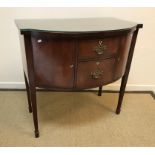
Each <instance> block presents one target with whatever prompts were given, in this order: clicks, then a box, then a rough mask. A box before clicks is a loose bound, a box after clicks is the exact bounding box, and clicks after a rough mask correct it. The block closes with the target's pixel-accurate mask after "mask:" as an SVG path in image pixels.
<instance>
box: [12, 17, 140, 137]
mask: <svg viewBox="0 0 155 155" xmlns="http://www.w3.org/2000/svg"><path fill="white" fill-rule="evenodd" d="M15 23H16V25H17V27H18V29H19V37H20V43H21V47H22V60H23V69H24V77H25V84H26V90H27V98H28V106H29V112H30V113H31V112H32V113H33V121H34V127H35V137H39V130H38V118H37V103H36V90H37V88H44V89H47V88H48V89H51V90H61V91H77V90H82V89H88V88H95V87H99V90H98V96H101V93H102V86H103V85H107V84H110V83H112V82H114V81H116V80H118V79H120V78H122V81H121V86H120V93H119V99H118V105H117V108H116V114H119V113H120V109H121V104H122V100H123V96H124V92H125V87H126V83H127V80H128V75H129V71H130V66H131V61H132V57H133V53H134V47H135V43H136V38H137V34H138V30H139V28H142V27H143V25H142V24H137V23H134V22H129V21H125V20H120V19H115V18H81V19H23V20H22V19H21V20H20V19H19V20H15Z"/></svg>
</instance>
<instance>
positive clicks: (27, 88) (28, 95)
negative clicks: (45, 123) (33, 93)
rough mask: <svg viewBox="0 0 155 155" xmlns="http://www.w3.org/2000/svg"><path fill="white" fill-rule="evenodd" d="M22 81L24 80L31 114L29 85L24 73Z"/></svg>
mask: <svg viewBox="0 0 155 155" xmlns="http://www.w3.org/2000/svg"><path fill="white" fill-rule="evenodd" d="M24 79H25V85H26V92H27V100H28V108H29V113H32V105H31V99H30V88H29V84H28V81H27V78H26V75H25V73H24Z"/></svg>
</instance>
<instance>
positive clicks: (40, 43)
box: [32, 37, 74, 88]
mask: <svg viewBox="0 0 155 155" xmlns="http://www.w3.org/2000/svg"><path fill="white" fill-rule="evenodd" d="M32 44H33V55H34V67H35V78H36V84H37V86H38V87H52V88H72V87H73V78H74V60H73V57H74V44H73V41H71V40H52V39H49V40H44V39H42V38H41V37H40V38H38V39H36V38H32Z"/></svg>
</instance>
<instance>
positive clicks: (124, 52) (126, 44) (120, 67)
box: [114, 32, 133, 80]
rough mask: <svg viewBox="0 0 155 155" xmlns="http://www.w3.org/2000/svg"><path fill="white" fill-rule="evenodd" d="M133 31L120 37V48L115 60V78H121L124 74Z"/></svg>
mask: <svg viewBox="0 0 155 155" xmlns="http://www.w3.org/2000/svg"><path fill="white" fill-rule="evenodd" d="M132 36H133V32H132V33H129V34H127V35H126V36H122V37H121V38H120V48H119V50H118V55H117V58H116V61H115V67H116V68H115V72H114V80H116V79H119V78H121V77H122V76H123V75H124V72H125V67H126V63H127V58H128V54H129V50H130V45H131V40H132Z"/></svg>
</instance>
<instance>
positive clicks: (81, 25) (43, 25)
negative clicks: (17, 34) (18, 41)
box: [15, 18, 139, 32]
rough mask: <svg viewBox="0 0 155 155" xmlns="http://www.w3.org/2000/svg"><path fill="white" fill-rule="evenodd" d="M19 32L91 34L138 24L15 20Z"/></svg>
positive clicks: (104, 20)
mask: <svg viewBox="0 0 155 155" xmlns="http://www.w3.org/2000/svg"><path fill="white" fill-rule="evenodd" d="M15 23H16V25H17V27H18V29H20V30H21V31H33V30H37V31H51V32H91V31H96V32H97V31H113V30H122V29H130V28H133V27H135V26H137V25H139V24H137V23H134V22H130V21H126V20H120V19H116V18H74V19H71V18H70V19H69V18H68V19H67V18H66V19H17V20H15Z"/></svg>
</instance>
